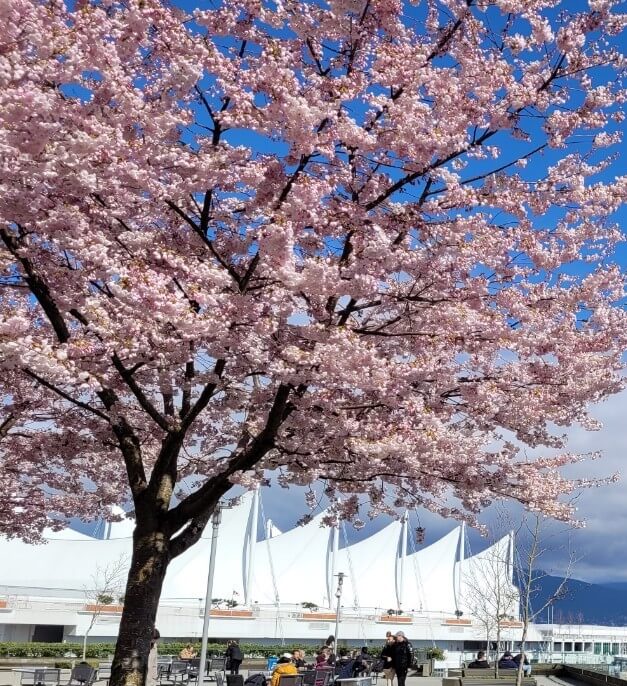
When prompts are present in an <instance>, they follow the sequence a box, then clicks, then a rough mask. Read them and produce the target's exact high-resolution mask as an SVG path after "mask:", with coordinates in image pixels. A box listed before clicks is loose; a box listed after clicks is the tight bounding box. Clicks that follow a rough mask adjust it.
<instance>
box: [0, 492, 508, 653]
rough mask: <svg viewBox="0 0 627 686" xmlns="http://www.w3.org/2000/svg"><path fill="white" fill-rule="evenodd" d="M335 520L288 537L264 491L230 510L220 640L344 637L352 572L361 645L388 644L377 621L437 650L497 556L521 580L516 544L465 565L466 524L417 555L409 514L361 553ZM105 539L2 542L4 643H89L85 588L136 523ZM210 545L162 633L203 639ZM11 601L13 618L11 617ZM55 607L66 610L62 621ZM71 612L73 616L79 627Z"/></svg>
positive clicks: (220, 580)
mask: <svg viewBox="0 0 627 686" xmlns="http://www.w3.org/2000/svg"><path fill="white" fill-rule="evenodd" d="M324 514H325V513H324V512H321V513H319V514H317V515H316V516H314V517H313V518H312V519H311V521H309V523H307V524H305V525H304V526H297V527H295V528H292V529H290V530H288V531H284V532H281V531H280V530H278V529H277V528H276V527H274V525H272V524H269V523H268V522H266V521H265V518H264V517H263V508H262V506H261V503H260V496H259V494H258V493H257V492H255V493H247V494H245V495H244V496H242V497H241V498H240V500H239V504H238V505H237V506H235V507H233V508H231V509H224V510H223V512H222V521H221V524H220V528H219V536H218V546H217V557H216V565H215V577H214V585H213V589H212V598H217V599H221V601H222V602H221V603H218V604H217V608H216V603H214V608H215V609H212V619H211V626H212V629H211V630H210V633H211V634H212V635H215V636H221V635H224V636H226V637H232V636H240V637H241V636H248V637H250V638H252V639H254V638H255V637H256V638H266V639H268V640H270V639H271V638H273V637H274V639H276V638H277V637H280V638H283V637H285V636H292V637H293V638H299V637H302V636H303V635H307V636H311V637H312V640H313V639H315V640H318V638H319V639H321V640H322V639H323V638H324V635H325V634H328V633H331V632H332V629H333V627H334V623H335V608H336V602H337V600H336V597H335V593H336V588H337V575H338V573H339V572H342V573H343V574H344V575H345V578H344V584H343V593H342V596H341V600H340V603H341V617H342V622H343V626H345V627H348V626H351V624H350V623H351V622H353V623H354V627H353V629H351V630H350V631H352V632H353V633H354V635H355V638H356V639H357V638H359V640H367V639H368V636H369V634H370V633H372V634H373V635H374V636H378V635H379V634H380V632H381V627H377V626H376V625H377V623H387V624H390V623H392V624H394V623H397V624H399V625H402V626H403V627H404V628H407V627H408V625H413V627H414V631H417V630H418V629H417V628H416V627H418V626H419V625H420V626H422V628H421V629H420V632H421V633H423V634H425V637H426V636H427V635H428V636H429V637H430V639H429V640H434V639H433V637H434V636H436V635H437V633H438V628H437V627H447V626H448V623H450V622H452V621H455V617H457V616H458V615H459V614H460V612H461V611H462V610H463V611H465V612H467V607H466V605H465V604H464V594H465V585H464V581H463V580H464V578H466V577H467V576H468V574H472V573H473V570H475V571H476V570H478V569H480V568H481V567H482V566H485V564H487V561H488V560H490V561H492V562H493V558H494V555H492V553H491V552H490V551H493V550H497V551H499V555H501V557H502V559H503V564H504V565H505V567H506V568H507V570H508V571H507V573H508V574H509V577H510V578H511V558H512V551H511V545H512V542H511V540H510V538H508V537H506V538H505V539H503V540H502V541H499V542H498V543H497V544H495V546H496V548H495V546H491V547H490V548H488V550H487V551H484V552H483V553H479V554H478V555H476V556H474V557H469V558H468V559H464V548H465V546H464V544H463V540H464V528H463V526H462V527H456V528H455V529H453V530H452V531H450V532H449V533H448V534H446V535H445V536H443V537H442V538H441V539H440V540H438V541H436V542H435V543H433V544H431V545H428V546H425V547H424V548H421V549H420V550H418V551H416V552H411V553H408V550H407V542H408V516H407V514H406V515H405V516H403V517H401V519H400V520H398V521H393V522H391V523H390V524H388V525H386V526H385V527H383V528H382V529H381V530H380V531H378V532H376V533H374V534H373V535H371V536H369V537H367V538H365V539H363V540H361V541H359V542H356V543H353V544H349V543H348V541H347V538H346V531H345V530H344V525H343V524H340V525H339V526H333V527H328V526H323V524H322V521H323V518H324ZM101 529H102V527H101ZM260 530H261V531H260ZM104 532H105V536H106V537H105V538H102V539H101V538H94V537H91V536H87V535H85V534H82V533H79V532H77V531H74V530H72V529H65V530H63V531H60V532H52V531H49V532H46V539H47V543H46V545H40V546H33V545H28V544H26V543H23V542H21V541H18V540H6V539H2V538H0V640H3V639H4V640H20V638H19V637H21V636H23V635H26V634H28V630H27V629H25V628H24V626H23V625H26V624H27V623H29V625H30V626H31V627H32V626H33V625H37V624H40V623H41V624H50V623H60V624H62V625H63V631H64V634H63V635H64V636H66V637H71V636H76V635H78V636H80V635H81V631H82V630H83V628H82V627H83V625H84V624H85V622H86V619H85V617H84V616H83V615H85V614H86V606H85V602H86V601H85V598H86V593H85V589H86V588H90V587H93V579H94V578H95V577H96V576H97V574H98V572H99V570H102V569H104V568H105V567H107V565H111V564H113V563H116V562H119V561H120V560H126V561H127V562H128V561H129V560H130V555H131V548H132V533H133V521H132V520H130V519H123V520H121V521H119V522H114V523H111V524H108V525H107V526H105V527H104ZM210 538H211V525H209V526H208V527H207V528H206V530H205V532H204V533H203V536H202V539H201V540H200V541H199V542H198V543H197V544H196V545H195V546H193V547H192V548H190V549H189V550H188V551H186V552H185V553H184V554H182V555H180V556H179V557H177V558H175V559H174V560H173V561H172V562H171V564H170V567H169V569H168V572H167V575H166V578H165V581H164V586H163V591H162V595H161V606H160V611H159V617H158V622H159V628H160V631H161V634H162V635H165V636H173V637H174V636H185V637H194V636H198V635H199V633H200V628H201V625H202V616H203V603H204V596H205V589H206V583H207V573H208V566H209V549H210ZM501 553H502V554H501ZM465 575H466V576H465ZM486 592H487V590H486ZM3 599H4V605H6V607H7V608H12V609H10V610H7V609H4V610H3V602H2V601H3ZM68 599H72V602H69V601H68ZM57 605H58V606H59V607H58V608H57ZM312 605H313V606H317V607H318V608H319V610H318V611H317V612H316V610H315V607H314V608H313V609H312ZM230 606H235V608H234V609H230ZM20 607H22V608H26V607H28V611H26V610H24V611H23V610H22V609H19V608H20ZM52 607H54V608H57V609H59V608H61V607H62V608H64V609H63V611H61V609H59V612H58V613H57V614H54V613H53V615H51V614H50V612H51V609H50V608H52ZM38 608H45V609H41V610H39V609H38ZM306 608H308V609H309V611H308V612H307V611H305V609H306ZM117 611H118V613H119V609H118V610H117ZM390 611H391V612H390ZM55 612H56V610H55ZM64 612H69V613H73V614H71V616H70V617H69V618H68V616H66V615H65V614H64ZM214 614H215V615H216V618H215V619H213V615H214ZM401 615H402V619H401V618H400V617H401ZM397 617H399V619H396V618H397ZM251 620H254V621H251ZM118 621H119V614H118V616H116V615H115V613H114V611H113V610H112V611H111V613H110V616H107V617H103V619H102V621H101V625H100V626H99V628H98V630H97V631H93V632H92V636H93V637H97V636H98V635H100V637H101V638H103V639H104V638H105V637H106V636H108V635H114V634H115V631H116V627H117V623H118ZM3 627H4V628H3ZM386 628H392V627H389V626H388V627H386ZM343 631H348V628H346V629H343ZM439 631H440V632H446V631H448V628H442V629H439ZM451 631H453V629H451ZM455 631H458V632H459V631H460V629H459V628H456V629H455Z"/></svg>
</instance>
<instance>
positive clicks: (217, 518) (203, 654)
mask: <svg viewBox="0 0 627 686" xmlns="http://www.w3.org/2000/svg"><path fill="white" fill-rule="evenodd" d="M223 507H224V505H223V504H222V503H218V504H217V505H216V507H215V510H214V511H213V515H212V516H211V526H212V532H211V553H210V555H209V574H208V575H207V593H206V595H205V616H204V618H203V623H202V642H201V644H200V662H199V663H198V684H199V686H201V685H202V683H203V681H204V679H205V665H206V663H207V637H208V636H209V618H210V616H211V596H212V595H213V575H214V571H215V568H216V550H217V547H218V528H219V526H220V522H221V521H222V508H223Z"/></svg>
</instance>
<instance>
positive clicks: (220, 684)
mask: <svg viewBox="0 0 627 686" xmlns="http://www.w3.org/2000/svg"><path fill="white" fill-rule="evenodd" d="M214 676H215V678H216V686H224V674H222V672H215V673H214Z"/></svg>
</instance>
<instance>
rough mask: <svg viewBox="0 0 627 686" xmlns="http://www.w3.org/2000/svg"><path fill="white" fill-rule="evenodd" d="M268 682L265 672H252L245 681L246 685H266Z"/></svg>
mask: <svg viewBox="0 0 627 686" xmlns="http://www.w3.org/2000/svg"><path fill="white" fill-rule="evenodd" d="M267 683H268V680H267V679H266V677H265V675H264V674H251V675H250V676H249V677H248V679H246V681H245V682H244V686H266V684H267Z"/></svg>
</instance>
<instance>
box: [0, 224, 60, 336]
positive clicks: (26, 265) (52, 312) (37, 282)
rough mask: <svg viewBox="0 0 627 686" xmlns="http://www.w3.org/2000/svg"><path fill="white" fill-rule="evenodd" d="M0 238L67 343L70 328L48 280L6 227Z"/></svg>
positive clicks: (52, 323) (53, 326)
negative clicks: (41, 275) (20, 249)
mask: <svg viewBox="0 0 627 686" xmlns="http://www.w3.org/2000/svg"><path fill="white" fill-rule="evenodd" d="M0 238H2V241H3V242H4V244H5V245H6V247H7V249H8V251H9V252H10V253H11V255H13V257H14V258H15V259H16V260H17V261H18V262H19V263H20V264H21V265H22V269H23V270H24V272H25V274H26V278H25V279H24V280H25V281H26V283H27V284H28V287H29V288H30V291H31V293H32V294H33V295H34V296H35V298H36V299H37V302H38V303H39V304H40V305H41V308H42V309H43V311H44V312H45V313H46V317H47V318H48V321H49V322H50V324H51V325H52V328H53V329H54V332H55V334H56V336H57V339H58V340H59V343H66V342H67V341H68V340H69V339H70V330H69V329H68V327H67V324H66V323H65V319H64V318H63V315H62V314H61V310H60V309H59V308H58V306H57V304H56V302H55V301H54V299H53V298H52V295H51V294H50V289H49V288H48V285H47V284H46V282H45V281H44V280H43V279H42V278H41V277H40V276H39V274H38V273H37V271H36V269H35V267H34V265H33V263H32V262H31V260H30V259H28V257H24V256H23V255H20V253H19V248H20V246H19V244H18V241H17V240H16V239H15V237H14V236H12V235H11V234H10V233H9V232H8V231H7V230H6V229H0Z"/></svg>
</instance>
